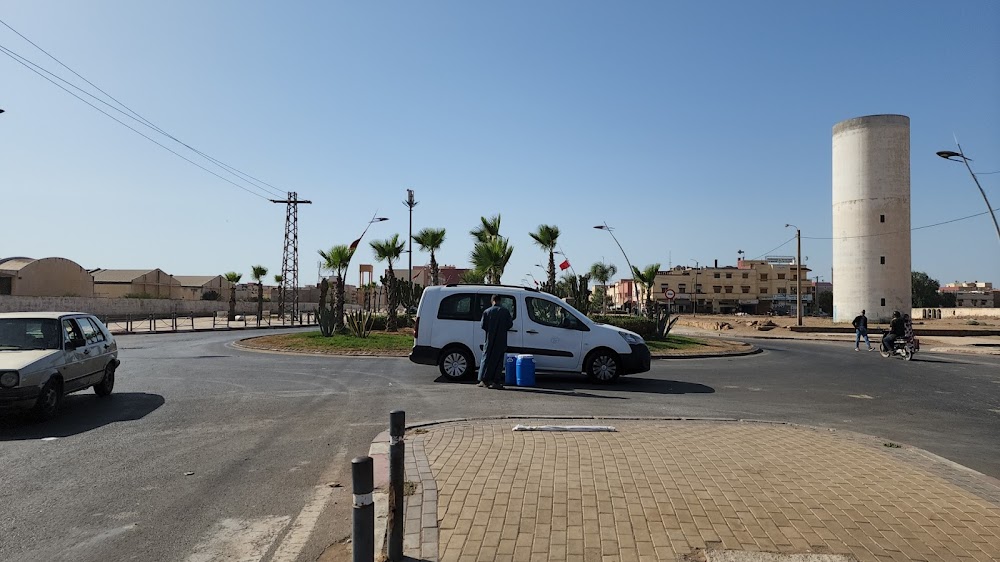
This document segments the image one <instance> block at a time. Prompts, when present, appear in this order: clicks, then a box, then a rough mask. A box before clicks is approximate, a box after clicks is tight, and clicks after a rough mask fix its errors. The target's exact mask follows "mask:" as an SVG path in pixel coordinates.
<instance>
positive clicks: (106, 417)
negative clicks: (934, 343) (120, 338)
mask: <svg viewBox="0 0 1000 562" xmlns="http://www.w3.org/2000/svg"><path fill="white" fill-rule="evenodd" d="M165 401H166V400H165V399H164V398H163V397H162V396H160V395H159V394H147V393H144V392H121V393H114V394H112V395H111V396H108V397H106V398H101V397H99V396H96V395H89V396H88V395H75V394H71V395H69V396H66V397H64V398H63V403H62V407H61V408H60V409H59V413H58V414H57V415H56V417H55V418H54V419H51V420H49V421H45V422H40V421H36V420H35V419H34V418H33V416H32V415H31V414H30V413H27V412H25V413H19V414H9V415H6V416H4V417H3V418H0V441H20V440H26V439H43V438H45V437H70V436H72V435H77V434H80V433H86V432H88V431H91V430H94V429H97V428H99V427H103V426H105V425H108V424H112V423H115V422H122V421H134V420H138V419H142V418H144V417H146V416H147V415H148V414H150V413H151V412H153V411H155V410H156V409H157V408H159V407H160V406H162V405H163V404H164V402H165Z"/></svg>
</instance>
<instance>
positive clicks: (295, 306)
mask: <svg viewBox="0 0 1000 562" xmlns="http://www.w3.org/2000/svg"><path fill="white" fill-rule="evenodd" d="M271 203H284V204H285V250H284V253H283V254H282V256H281V287H279V290H278V298H279V300H278V310H280V311H281V312H282V313H284V311H285V307H286V306H287V305H288V304H291V311H292V325H295V320H296V319H297V318H298V315H299V205H300V204H301V205H311V204H312V201H306V200H301V199H299V194H298V193H296V192H294V191H289V192H288V198H287V199H285V200H280V199H271ZM289 287H291V290H289ZM289 297H290V298H289Z"/></svg>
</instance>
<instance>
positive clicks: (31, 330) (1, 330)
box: [0, 318, 62, 351]
mask: <svg viewBox="0 0 1000 562" xmlns="http://www.w3.org/2000/svg"><path fill="white" fill-rule="evenodd" d="M61 347H62V338H61V337H60V333H59V321H58V320H54V319H50V318H0V351H12V350H21V349H60V348H61Z"/></svg>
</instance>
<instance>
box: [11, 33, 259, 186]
mask: <svg viewBox="0 0 1000 562" xmlns="http://www.w3.org/2000/svg"><path fill="white" fill-rule="evenodd" d="M0 51H2V52H3V53H4V54H5V55H7V56H8V57H10V58H11V59H13V60H14V61H15V62H17V63H18V64H20V65H22V66H24V67H25V68H27V69H28V70H30V71H32V72H34V73H35V74H37V75H39V76H41V77H42V78H44V79H46V80H48V81H49V82H51V83H52V84H54V85H55V86H56V87H58V88H59V89H61V90H63V91H65V92H66V93H68V94H69V95H71V96H73V97H74V98H76V99H78V100H80V101H82V102H83V103H85V104H87V105H89V106H90V107H92V108H94V109H96V110H97V111H99V112H101V113H103V114H104V115H105V116H107V117H108V118H110V119H113V120H114V121H115V122H117V123H118V124H119V125H121V126H123V127H125V128H127V129H129V130H131V131H132V132H134V133H135V134H137V135H139V136H140V137H142V138H144V139H146V140H148V141H149V142H151V143H153V144H155V145H157V146H159V147H160V148H162V149H164V150H166V151H168V152H170V153H171V154H173V155H175V156H177V157H178V158H181V159H183V160H185V161H187V162H188V163H190V164H193V165H195V166H197V167H199V168H201V169H202V170H204V171H206V172H208V173H210V174H212V175H213V176H215V177H217V178H219V179H220V180H222V181H224V182H226V183H230V184H232V185H234V186H236V187H238V188H240V189H242V190H243V191H246V192H247V193H249V194H250V195H254V196H257V197H260V198H261V199H263V200H265V201H268V202H270V199H268V198H267V197H264V196H263V195H261V194H259V193H257V192H255V191H250V190H249V189H247V188H246V187H243V186H242V185H240V184H238V183H236V182H234V181H231V180H230V179H229V178H225V177H223V176H220V175H219V174H217V173H215V172H213V171H212V170H209V169H208V168H206V167H204V166H202V165H201V164H199V163H197V162H195V161H194V160H191V159H190V158H188V157H186V156H184V155H183V154H180V153H178V152H177V151H175V150H173V149H171V148H170V147H168V146H166V145H164V144H162V143H160V142H158V141H156V140H155V139H153V138H151V137H149V136H147V135H145V134H144V133H143V132H142V131H139V130H138V129H136V128H135V127H132V126H131V125H129V124H128V123H125V122H124V121H122V120H120V119H118V118H117V117H115V116H114V115H111V114H110V113H108V112H106V111H104V110H103V109H101V108H100V107H97V106H96V105H94V104H92V103H90V102H89V101H87V100H85V99H83V98H81V97H80V96H78V95H76V94H75V93H73V92H72V91H71V90H69V89H67V88H65V87H64V86H63V85H62V84H59V83H58V82H56V81H54V80H52V79H51V78H49V77H48V76H46V75H44V74H42V73H41V72H39V71H37V70H35V69H34V68H31V66H29V65H28V64H26V63H24V62H22V61H20V60H18V58H17V57H16V56H14V55H13V54H12V53H13V52H12V51H10V50H9V49H7V48H6V47H3V46H2V45H0Z"/></svg>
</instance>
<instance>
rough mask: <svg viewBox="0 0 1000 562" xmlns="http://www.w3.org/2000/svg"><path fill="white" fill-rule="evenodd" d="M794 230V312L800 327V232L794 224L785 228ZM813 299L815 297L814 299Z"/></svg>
mask: <svg viewBox="0 0 1000 562" xmlns="http://www.w3.org/2000/svg"><path fill="white" fill-rule="evenodd" d="M788 227H793V228H795V241H796V245H797V246H798V249H797V250H796V257H795V310H796V317H797V320H796V322H797V323H798V325H799V326H801V325H802V231H801V230H799V227H797V226H795V225H794V224H786V225H785V228H788ZM814 298H815V297H814Z"/></svg>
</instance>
